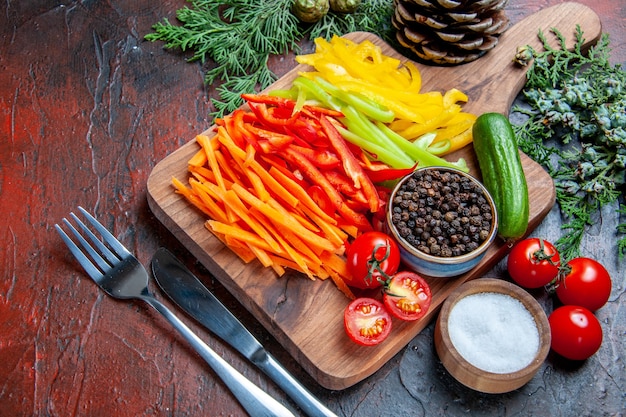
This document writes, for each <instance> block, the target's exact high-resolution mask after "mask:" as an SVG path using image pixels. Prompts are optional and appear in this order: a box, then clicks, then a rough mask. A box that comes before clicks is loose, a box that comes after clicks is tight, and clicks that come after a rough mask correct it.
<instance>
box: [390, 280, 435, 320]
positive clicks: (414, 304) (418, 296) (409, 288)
mask: <svg viewBox="0 0 626 417" xmlns="http://www.w3.org/2000/svg"><path fill="white" fill-rule="evenodd" d="M431 299H432V295H431V292H430V287H429V285H428V283H427V282H426V281H425V280H424V278H422V277H420V276H419V275H417V274H416V273H415V272H410V271H402V272H398V273H396V274H395V275H394V276H393V277H392V278H391V280H389V281H388V282H387V284H386V285H385V293H384V294H383V302H384V303H385V306H386V307H387V310H389V312H390V313H391V315H392V316H394V317H396V318H399V319H401V320H407V321H414V320H419V319H421V318H422V317H424V316H425V315H426V313H427V312H428V308H429V307H430V302H431Z"/></svg>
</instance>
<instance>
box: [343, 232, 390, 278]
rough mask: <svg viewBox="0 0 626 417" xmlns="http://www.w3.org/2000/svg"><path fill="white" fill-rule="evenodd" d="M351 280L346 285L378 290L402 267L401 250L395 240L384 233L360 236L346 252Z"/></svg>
mask: <svg viewBox="0 0 626 417" xmlns="http://www.w3.org/2000/svg"><path fill="white" fill-rule="evenodd" d="M346 263H347V267H348V272H349V274H348V275H349V278H348V279H347V280H346V284H348V285H349V286H351V287H355V288H361V289H365V288H376V287H380V286H381V285H382V282H381V281H386V280H387V277H390V276H392V275H393V274H395V273H396V271H397V270H398V267H399V266H400V250H399V249H398V245H397V244H396V242H395V241H394V240H393V238H392V237H391V236H389V235H387V234H386V233H382V232H366V233H363V234H361V235H360V236H358V237H357V238H356V239H354V241H353V242H352V244H350V245H349V246H348V249H347V250H346Z"/></svg>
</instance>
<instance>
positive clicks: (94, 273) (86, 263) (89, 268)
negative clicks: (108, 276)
mask: <svg viewBox="0 0 626 417" xmlns="http://www.w3.org/2000/svg"><path fill="white" fill-rule="evenodd" d="M63 221H64V223H65V224H69V222H68V221H67V220H66V219H63ZM69 226H70V228H71V229H74V227H73V226H72V225H71V224H70V225H69ZM54 227H55V229H57V232H58V233H59V235H60V236H61V239H63V242H65V244H66V245H67V247H68V248H69V250H70V252H71V253H72V255H74V258H76V260H77V261H78V263H79V264H80V265H81V266H82V267H83V269H84V270H85V272H87V275H89V276H90V277H91V279H93V280H97V279H99V278H100V277H102V272H101V271H100V270H99V269H98V268H96V266H95V265H94V264H93V263H92V262H91V261H90V260H89V258H88V257H87V256H85V254H84V253H83V251H81V250H80V248H79V247H78V246H76V244H75V243H74V241H73V240H72V239H71V238H70V237H69V236H68V235H67V233H65V231H64V230H63V229H62V228H61V226H59V225H58V224H55V225H54ZM75 230H76V229H74V231H75ZM76 233H78V232H76ZM87 246H89V245H87Z"/></svg>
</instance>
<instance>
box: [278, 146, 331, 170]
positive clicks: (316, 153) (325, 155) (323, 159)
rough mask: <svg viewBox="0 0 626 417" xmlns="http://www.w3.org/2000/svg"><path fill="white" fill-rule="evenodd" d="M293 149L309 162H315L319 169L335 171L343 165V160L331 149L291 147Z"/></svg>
mask: <svg viewBox="0 0 626 417" xmlns="http://www.w3.org/2000/svg"><path fill="white" fill-rule="evenodd" d="M290 146H291V148H292V149H294V150H296V151H297V152H299V153H301V154H302V155H303V156H304V157H305V158H307V159H308V160H309V161H311V162H313V163H314V164H315V165H316V166H317V167H318V168H323V169H324V170H327V169H334V168H337V167H338V166H340V165H341V160H340V159H339V157H338V156H337V154H335V153H334V152H332V151H331V150H329V149H313V148H310V147H305V146H298V145H295V144H292V145H290Z"/></svg>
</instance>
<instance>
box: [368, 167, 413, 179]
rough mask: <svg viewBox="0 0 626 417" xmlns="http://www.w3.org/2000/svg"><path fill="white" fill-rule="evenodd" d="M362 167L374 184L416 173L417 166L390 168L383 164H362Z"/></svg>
mask: <svg viewBox="0 0 626 417" xmlns="http://www.w3.org/2000/svg"><path fill="white" fill-rule="evenodd" d="M361 166H362V167H363V169H364V170H365V173H366V174H367V176H368V177H369V178H370V180H372V182H384V181H390V180H397V179H398V178H402V177H404V176H405V175H408V174H410V173H411V172H413V171H415V168H416V167H417V164H415V165H414V166H412V167H411V168H389V165H387V164H383V163H371V164H362V165H361Z"/></svg>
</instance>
